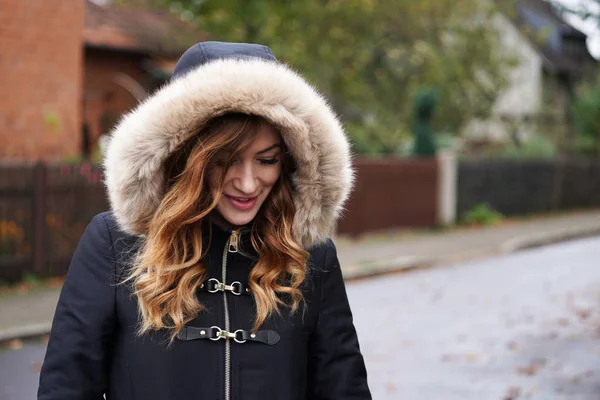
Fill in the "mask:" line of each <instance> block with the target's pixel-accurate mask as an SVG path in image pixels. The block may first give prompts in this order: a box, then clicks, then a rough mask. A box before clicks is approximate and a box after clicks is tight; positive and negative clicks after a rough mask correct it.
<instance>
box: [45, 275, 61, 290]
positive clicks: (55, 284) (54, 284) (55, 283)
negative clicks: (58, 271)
mask: <svg viewBox="0 0 600 400" xmlns="http://www.w3.org/2000/svg"><path fill="white" fill-rule="evenodd" d="M63 283H65V278H64V277H56V278H48V279H46V286H47V287H49V288H53V289H58V288H60V287H62V285H63Z"/></svg>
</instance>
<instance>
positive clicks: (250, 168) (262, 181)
mask: <svg viewBox="0 0 600 400" xmlns="http://www.w3.org/2000/svg"><path fill="white" fill-rule="evenodd" d="M281 162H282V147H281V137H280V135H279V133H278V132H277V131H276V130H275V128H273V127H272V126H271V125H268V124H262V125H261V127H260V129H259V130H258V132H257V135H256V138H255V139H254V140H253V141H252V143H251V144H250V146H249V147H248V148H246V149H245V150H244V151H243V152H242V153H241V154H240V155H239V157H238V158H237V159H236V160H234V163H233V164H232V165H231V168H229V170H228V171H227V173H226V175H225V181H224V182H223V190H222V193H221V199H220V200H219V203H218V204H217V212H218V213H219V215H220V216H221V217H222V218H223V219H225V221H226V222H227V223H229V224H231V225H233V226H243V225H246V224H248V223H250V222H251V221H252V220H253V219H254V217H255V216H256V214H257V213H258V210H259V209H260V207H261V206H262V204H263V203H264V201H265V199H266V198H267V196H268V195H269V193H270V192H271V189H273V186H274V185H275V183H276V182H277V179H279V175H280V174H281ZM222 163H223V160H221V159H219V158H218V157H217V159H216V163H215V166H214V167H213V168H211V172H210V175H209V184H210V188H211V190H212V191H213V195H216V193H215V192H216V190H217V189H218V185H219V182H218V177H219V174H220V170H219V168H222V167H221V166H220V165H221V164H222Z"/></svg>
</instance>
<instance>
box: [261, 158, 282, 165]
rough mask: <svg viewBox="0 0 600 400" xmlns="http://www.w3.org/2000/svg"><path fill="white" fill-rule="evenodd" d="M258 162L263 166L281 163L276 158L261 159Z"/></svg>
mask: <svg viewBox="0 0 600 400" xmlns="http://www.w3.org/2000/svg"><path fill="white" fill-rule="evenodd" d="M258 162H259V163H261V164H263V165H275V164H277V163H278V162H279V159H278V158H276V157H274V158H259V159H258Z"/></svg>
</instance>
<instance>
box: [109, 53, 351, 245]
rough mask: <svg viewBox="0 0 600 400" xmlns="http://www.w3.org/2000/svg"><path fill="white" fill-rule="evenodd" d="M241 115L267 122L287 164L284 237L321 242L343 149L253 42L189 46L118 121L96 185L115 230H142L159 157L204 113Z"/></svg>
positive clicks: (153, 205)
mask: <svg viewBox="0 0 600 400" xmlns="http://www.w3.org/2000/svg"><path fill="white" fill-rule="evenodd" d="M230 112H241V113H246V114H254V115H258V116H261V117H263V118H265V119H266V120H268V121H269V122H271V123H272V124H273V125H274V126H276V127H277V128H278V129H279V131H280V133H281V135H282V137H283V140H284V142H285V143H286V145H287V147H288V149H289V151H290V152H291V154H292V156H293V158H294V160H295V162H296V167H297V168H296V172H295V173H294V176H293V182H294V185H295V194H294V203H295V206H296V215H295V217H294V224H293V233H294V236H295V238H296V240H297V241H298V242H299V243H300V244H302V245H303V246H304V247H306V248H309V247H312V246H314V245H316V244H319V243H322V242H323V241H325V240H326V239H327V238H328V237H329V235H330V233H331V230H332V228H333V226H334V224H335V221H336V219H337V217H338V216H339V215H340V213H341V211H342V208H343V204H344V202H345V201H346V199H347V197H348V195H349V193H350V190H351V187H352V183H353V170H352V166H351V157H350V146H349V143H348V139H347V137H346V135H345V133H344V130H343V128H342V126H341V124H340V122H339V120H338V118H337V117H336V115H335V113H334V112H333V110H332V109H331V107H330V106H329V105H328V103H327V101H326V100H325V99H324V98H323V96H322V95H320V94H319V93H318V92H317V90H315V88H313V87H312V86H311V85H310V84H309V83H307V82H306V81H305V80H304V79H303V78H302V77H301V76H300V75H299V74H297V73H296V72H294V71H293V70H291V69H290V68H289V67H287V66H285V65H284V64H282V63H280V62H278V61H277V60H276V59H275V56H274V55H273V54H272V53H271V51H270V50H269V49H268V48H267V47H265V46H261V45H254V44H236V43H221V42H203V43H198V44H196V45H194V46H193V47H191V48H190V49H189V50H187V51H186V52H185V53H184V54H183V56H182V57H181V59H180V60H179V61H178V63H177V66H176V68H175V71H174V75H173V78H172V79H171V81H170V82H169V83H168V84H167V85H165V86H164V87H163V88H161V89H160V90H158V91H157V92H155V93H154V94H152V95H151V96H150V97H148V98H147V99H146V100H144V101H143V102H142V103H141V104H139V105H138V106H137V107H136V108H135V109H134V110H133V111H131V112H130V113H128V114H127V115H126V116H124V118H123V119H122V120H121V121H120V122H119V124H118V125H117V126H116V127H115V129H114V130H113V132H112V133H111V139H110V142H109V144H108V146H107V149H106V152H105V153H106V154H105V159H104V168H105V183H106V186H107V190H108V195H109V199H110V203H111V208H112V211H113V214H114V215H115V218H116V220H117V223H118V225H119V227H120V228H121V229H122V230H123V231H125V232H127V233H129V234H133V235H143V234H145V231H146V229H147V225H148V222H149V221H150V219H151V217H152V215H153V214H154V212H155V211H156V209H157V207H158V205H159V203H160V201H161V199H162V197H163V195H164V189H165V185H164V165H163V164H164V161H165V159H166V158H167V157H168V156H169V155H170V154H171V153H172V152H174V151H175V150H177V149H178V147H179V145H180V144H182V143H183V142H185V141H186V140H187V139H188V138H190V137H191V136H193V135H195V134H197V133H198V132H199V131H200V130H201V129H202V127H203V126H204V124H206V122H208V121H209V120H210V119H212V118H214V117H216V116H219V115H222V114H226V113H230Z"/></svg>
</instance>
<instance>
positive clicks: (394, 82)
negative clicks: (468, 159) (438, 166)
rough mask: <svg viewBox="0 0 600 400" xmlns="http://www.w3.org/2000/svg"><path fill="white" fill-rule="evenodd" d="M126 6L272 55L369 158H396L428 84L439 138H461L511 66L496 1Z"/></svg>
mask: <svg viewBox="0 0 600 400" xmlns="http://www.w3.org/2000/svg"><path fill="white" fill-rule="evenodd" d="M130 1H131V2H134V3H138V4H139V3H140V2H143V3H145V4H146V5H153V6H157V5H159V6H163V7H166V8H168V9H170V10H171V11H172V12H174V13H176V14H178V15H180V17H181V18H182V19H183V20H186V21H192V22H194V23H196V24H197V26H198V27H200V29H202V30H203V31H205V32H208V33H209V35H210V36H211V38H212V39H214V40H224V41H240V42H258V43H262V44H265V45H267V46H269V47H271V48H272V50H273V52H274V53H275V54H276V55H277V56H278V58H279V59H280V60H282V61H284V62H287V63H289V64H291V65H292V66H293V67H294V68H296V69H298V70H300V71H301V72H302V73H303V74H304V75H305V76H306V77H307V78H308V79H309V81H311V82H313V83H315V84H316V85H317V86H318V87H319V89H320V90H321V91H323V92H324V93H325V94H326V95H327V97H328V98H329V99H331V102H332V105H333V106H334V108H335V109H336V111H337V112H338V113H340V114H341V115H342V116H343V118H344V119H345V121H346V123H349V124H350V126H351V127H352V129H351V134H352V135H353V139H354V142H355V147H356V148H357V149H359V150H360V151H361V152H366V153H386V154H391V153H396V152H397V151H398V150H397V149H398V147H399V144H400V143H401V141H402V140H403V136H402V135H403V132H405V131H406V124H407V123H408V122H409V121H410V117H411V111H412V99H413V98H414V93H415V92H416V91H417V90H418V88H420V87H422V86H424V85H429V86H433V87H436V88H439V90H440V96H441V98H442V99H444V101H443V103H441V104H440V106H439V108H438V109H437V110H436V119H435V121H434V126H433V128H434V130H435V131H446V132H458V131H460V129H461V128H462V127H463V125H464V124H465V123H466V121H469V120H470V119H471V118H473V117H485V116H487V115H488V114H489V112H490V110H491V106H492V104H493V103H494V101H495V99H496V96H497V94H498V93H499V91H500V90H501V89H502V88H504V86H505V85H506V83H507V79H506V78H507V72H508V71H507V69H508V68H509V67H510V66H511V65H514V61H515V60H514V59H513V58H512V57H509V56H507V55H506V54H507V52H506V49H505V48H503V47H502V46H501V45H500V42H499V35H498V32H497V31H496V30H495V29H494V28H493V26H495V25H494V24H493V23H492V20H493V18H494V17H495V16H496V15H497V14H496V13H497V8H496V5H495V2H485V1H481V0H463V1H461V2H457V1H456V0H420V1H415V0H379V1H373V0H344V1H342V0H303V1H290V0H286V1H282V0H252V1H249V0H218V1H217V0H145V1H144V0H130ZM359 126H362V128H359Z"/></svg>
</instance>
